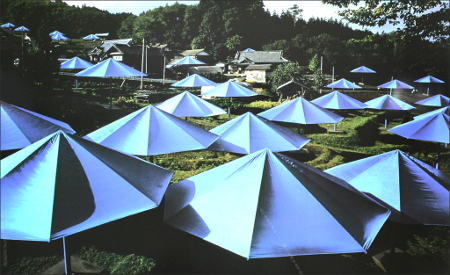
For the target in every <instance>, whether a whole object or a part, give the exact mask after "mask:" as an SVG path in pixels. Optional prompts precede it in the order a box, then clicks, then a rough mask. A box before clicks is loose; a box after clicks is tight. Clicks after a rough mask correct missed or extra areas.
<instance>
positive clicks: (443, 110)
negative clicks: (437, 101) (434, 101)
mask: <svg viewBox="0 0 450 275" xmlns="http://www.w3.org/2000/svg"><path fill="white" fill-rule="evenodd" d="M440 113H444V114H446V115H448V116H450V107H449V106H447V107H443V108H440V109H437V110H434V111H431V112H426V113H424V114H421V115H418V116H415V117H413V119H420V118H424V117H427V116H432V115H436V114H440Z"/></svg>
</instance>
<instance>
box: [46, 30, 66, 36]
mask: <svg viewBox="0 0 450 275" xmlns="http://www.w3.org/2000/svg"><path fill="white" fill-rule="evenodd" d="M55 34H61V35H65V34H64V33H62V32H60V31H53V32H51V33H49V34H48V35H50V36H54V35H55Z"/></svg>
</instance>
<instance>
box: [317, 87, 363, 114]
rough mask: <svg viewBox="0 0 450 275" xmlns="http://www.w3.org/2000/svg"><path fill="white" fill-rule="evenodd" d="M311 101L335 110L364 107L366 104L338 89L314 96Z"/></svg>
mask: <svg viewBox="0 0 450 275" xmlns="http://www.w3.org/2000/svg"><path fill="white" fill-rule="evenodd" d="M311 102H312V103H314V104H316V105H319V106H320V107H322V108H326V109H335V110H349V109H364V108H365V107H366V106H367V105H366V104H364V103H362V102H360V101H358V100H356V99H354V98H352V97H349V96H348V95H345V94H343V93H341V92H338V91H334V92H332V93H329V94H327V95H324V96H321V97H319V98H316V99H314V100H312V101H311Z"/></svg>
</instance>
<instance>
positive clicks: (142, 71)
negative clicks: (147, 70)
mask: <svg viewBox="0 0 450 275" xmlns="http://www.w3.org/2000/svg"><path fill="white" fill-rule="evenodd" d="M144 45H145V38H142V61H141V73H144ZM143 82H144V77H143V76H141V90H142V86H143V85H142V84H143Z"/></svg>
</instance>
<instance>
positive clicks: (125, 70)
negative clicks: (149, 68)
mask: <svg viewBox="0 0 450 275" xmlns="http://www.w3.org/2000/svg"><path fill="white" fill-rule="evenodd" d="M75 76H76V77H109V94H110V96H109V107H110V108H112V83H111V79H112V78H113V77H136V76H147V75H146V74H144V73H141V72H140V71H138V70H136V69H133V68H131V67H129V66H127V65H125V64H123V63H121V62H118V61H115V60H114V59H112V58H108V59H106V60H104V61H102V62H100V63H98V64H96V65H94V66H92V67H89V68H87V69H85V70H83V71H81V72H79V73H77V74H75Z"/></svg>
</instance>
